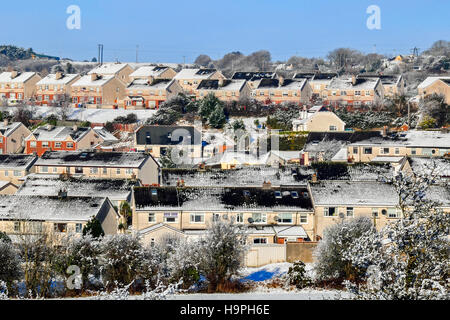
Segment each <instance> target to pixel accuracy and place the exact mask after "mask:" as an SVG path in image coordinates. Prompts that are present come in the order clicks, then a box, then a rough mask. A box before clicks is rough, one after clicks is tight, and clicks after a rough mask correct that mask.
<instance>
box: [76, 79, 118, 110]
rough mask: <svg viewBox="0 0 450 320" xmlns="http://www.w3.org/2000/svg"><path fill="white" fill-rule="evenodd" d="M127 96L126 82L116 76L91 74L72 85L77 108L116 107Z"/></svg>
mask: <svg viewBox="0 0 450 320" xmlns="http://www.w3.org/2000/svg"><path fill="white" fill-rule="evenodd" d="M125 94H126V84H125V82H123V81H122V80H120V79H119V78H117V77H116V76H114V75H100V74H97V73H91V74H88V75H85V76H83V77H81V78H80V79H78V80H77V81H75V82H74V83H73V84H72V103H74V104H75V106H76V107H79V106H82V105H86V106H87V107H91V108H94V107H97V106H102V107H114V106H116V105H117V103H118V101H119V100H123V98H124V97H125Z"/></svg>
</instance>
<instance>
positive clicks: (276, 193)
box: [274, 191, 283, 199]
mask: <svg viewBox="0 0 450 320" xmlns="http://www.w3.org/2000/svg"><path fill="white" fill-rule="evenodd" d="M274 194H275V198H276V199H281V198H283V196H282V195H281V192H280V191H275V192H274Z"/></svg>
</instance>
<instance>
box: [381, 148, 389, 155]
mask: <svg viewBox="0 0 450 320" xmlns="http://www.w3.org/2000/svg"><path fill="white" fill-rule="evenodd" d="M380 151H381V154H389V152H390V150H389V148H381V150H380Z"/></svg>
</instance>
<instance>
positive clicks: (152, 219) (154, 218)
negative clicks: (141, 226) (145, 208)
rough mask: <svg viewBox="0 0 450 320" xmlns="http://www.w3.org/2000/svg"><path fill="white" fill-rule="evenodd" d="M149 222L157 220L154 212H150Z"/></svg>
mask: <svg viewBox="0 0 450 320" xmlns="http://www.w3.org/2000/svg"><path fill="white" fill-rule="evenodd" d="M148 222H156V217H155V214H154V213H149V214H148Z"/></svg>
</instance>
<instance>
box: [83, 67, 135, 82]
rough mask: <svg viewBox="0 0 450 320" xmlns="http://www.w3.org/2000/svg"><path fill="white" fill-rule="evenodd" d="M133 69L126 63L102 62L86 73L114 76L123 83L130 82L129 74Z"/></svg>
mask: <svg viewBox="0 0 450 320" xmlns="http://www.w3.org/2000/svg"><path fill="white" fill-rule="evenodd" d="M133 72H134V69H133V68H132V67H131V66H130V65H129V64H127V63H119V62H113V63H104V64H102V65H99V66H98V67H96V68H94V69H92V70H91V71H89V72H88V75H91V74H97V75H102V76H114V77H115V78H116V79H119V80H120V81H122V82H123V83H128V82H130V75H131V74H132V73H133Z"/></svg>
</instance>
